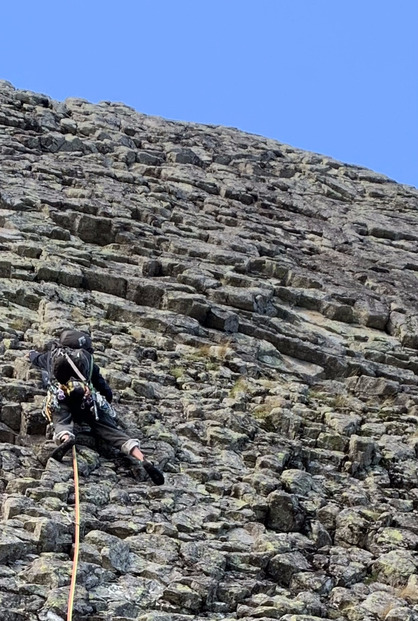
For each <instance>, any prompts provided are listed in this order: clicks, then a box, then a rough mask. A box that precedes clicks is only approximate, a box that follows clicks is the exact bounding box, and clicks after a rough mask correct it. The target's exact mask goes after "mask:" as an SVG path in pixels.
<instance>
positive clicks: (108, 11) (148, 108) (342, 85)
mask: <svg viewBox="0 0 418 621" xmlns="http://www.w3.org/2000/svg"><path fill="white" fill-rule="evenodd" d="M1 21H2V34H1V38H0V78H2V79H6V80H9V81H10V82H12V84H14V86H16V87H17V88H22V89H29V90H34V91H37V92H42V93H45V94H47V95H50V96H51V97H53V98H55V99H59V100H62V99H65V98H66V97H70V96H77V97H83V98H85V99H88V100H89V101H92V102H98V101H101V100H111V101H122V102H124V103H126V104H128V105H130V106H132V107H134V108H135V109H137V110H138V111H140V112H143V113H145V114H151V115H159V116H163V117H166V118H170V119H178V120H184V121H194V122H200V123H214V124H220V125H227V126H232V127H237V128H239V129H242V130H244V131H248V132H251V133H256V134H262V135H264V136H268V137H270V138H275V139H277V140H279V141H281V142H285V143H287V144H291V145H292V146H294V147H298V148H301V149H307V150H310V151H315V152H317V153H323V154H325V155H328V156H331V157H334V158H336V159H338V160H341V161H343V162H347V163H351V164H358V165H360V166H365V167H367V168H371V169H373V170H375V171H377V172H381V173H384V174H386V175H388V176H389V177H391V178H392V179H395V180H396V181H399V182H401V183H407V184H411V185H414V186H416V187H418V79H417V78H418V76H417V73H418V71H417V69H418V37H417V35H416V29H417V24H418V2H417V0H398V1H395V0H119V1H118V2H115V1H112V2H110V1H108V0H101V1H99V0H84V1H81V0H71V2H69V1H65V0H54V1H52V0H37V2H34V1H33V0H20V1H19V2H16V0H13V1H11V0H3V2H2V8H1Z"/></svg>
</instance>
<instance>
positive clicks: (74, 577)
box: [67, 445, 80, 621]
mask: <svg viewBox="0 0 418 621" xmlns="http://www.w3.org/2000/svg"><path fill="white" fill-rule="evenodd" d="M73 469H74V500H75V502H74V526H75V534H74V554H73V569H72V573H71V584H70V592H69V594H68V609H67V621H72V618H73V605H74V594H75V584H76V580H77V568H78V553H79V549H80V500H79V485H78V465H77V452H76V449H75V445H74V446H73Z"/></svg>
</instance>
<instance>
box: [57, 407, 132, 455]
mask: <svg viewBox="0 0 418 621" xmlns="http://www.w3.org/2000/svg"><path fill="white" fill-rule="evenodd" d="M74 423H78V424H84V423H85V424H87V425H89V427H91V430H92V432H93V435H95V436H97V437H98V438H100V439H102V440H104V441H105V442H107V443H108V444H110V445H111V446H113V447H115V448H117V449H119V450H121V451H122V452H123V453H126V454H127V455H129V453H130V452H131V451H132V449H133V448H134V447H135V446H138V447H139V440H137V439H133V438H130V437H129V436H128V435H127V434H126V433H125V432H124V431H122V429H120V428H119V427H118V426H117V424H116V423H115V421H114V420H113V418H112V417H111V416H109V414H107V413H105V412H103V411H101V410H99V411H98V419H96V418H95V416H94V414H93V413H91V412H90V411H87V410H84V411H83V412H82V413H81V412H72V411H71V410H70V408H69V407H66V406H61V407H60V408H58V409H57V410H55V411H54V413H53V424H54V438H55V440H56V441H57V442H58V443H59V442H60V441H61V439H62V437H63V436H65V435H70V436H73V437H74Z"/></svg>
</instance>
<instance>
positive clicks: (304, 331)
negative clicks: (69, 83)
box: [0, 82, 418, 621]
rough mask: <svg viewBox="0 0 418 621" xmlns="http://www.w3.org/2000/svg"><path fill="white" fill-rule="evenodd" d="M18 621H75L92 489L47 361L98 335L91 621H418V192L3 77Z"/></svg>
mask: <svg viewBox="0 0 418 621" xmlns="http://www.w3.org/2000/svg"><path fill="white" fill-rule="evenodd" d="M0 126H1V133H0V246H1V255H0V278H1V293H0V322H1V343H0V347H1V352H2V360H1V370H2V378H1V381H0V394H1V409H0V441H1V452H0V491H1V492H2V494H1V507H2V516H1V517H2V523H1V536H0V583H1V589H0V618H1V619H2V620H3V621H60V620H61V619H64V618H66V607H67V596H68V586H69V583H70V573H71V558H72V557H71V553H72V542H73V530H74V527H73V503H74V489H73V479H72V464H71V460H70V458H69V457H67V458H65V460H64V461H63V463H62V464H60V463H57V462H53V460H48V461H47V463H46V465H43V464H44V463H45V459H44V457H45V455H46V450H47V447H46V446H45V439H44V433H45V422H44V420H43V418H42V415H41V409H42V401H43V397H44V394H45V391H44V389H43V387H42V383H41V379H40V377H39V373H38V371H37V370H36V369H33V368H32V369H31V368H29V366H28V363H27V361H26V359H25V354H26V353H27V352H28V351H29V350H30V349H34V348H43V347H45V346H46V344H47V343H48V341H49V340H50V339H51V337H53V336H55V335H56V334H58V333H59V331H60V330H61V329H62V328H66V327H77V328H79V329H85V330H89V331H90V332H91V334H92V337H93V340H94V342H95V345H96V361H97V362H98V364H99V365H100V367H101V369H102V371H103V374H104V375H105V377H106V378H107V379H108V381H109V383H110V384H111V386H112V387H113V389H114V391H115V395H116V397H115V401H116V409H117V412H118V417H119V421H120V424H121V425H122V426H123V427H125V428H126V429H127V430H128V432H129V433H132V434H135V437H137V436H139V437H140V438H141V441H142V446H143V450H144V451H145V452H146V453H147V454H148V455H150V456H152V457H153V458H154V460H155V461H156V462H160V463H161V465H162V466H163V467H164V469H165V472H166V484H165V485H164V486H162V487H155V486H153V485H152V484H151V483H150V482H149V480H147V479H146V476H145V474H144V473H143V472H142V471H141V470H138V469H135V468H134V465H133V464H132V463H131V462H130V461H129V459H128V458H122V457H121V456H119V455H115V454H113V453H112V452H111V451H109V450H108V449H106V447H103V446H91V445H90V446H86V445H83V444H81V445H80V446H79V457H78V460H79V468H80V472H81V490H80V493H81V530H82V545H81V554H80V568H79V578H78V585H77V596H76V602H75V610H74V619H75V621H83V620H84V619H89V620H90V621H109V620H110V619H112V620H114V621H128V620H132V619H136V620H138V621H171V620H173V621H189V620H192V619H196V620H203V619H208V618H209V619H224V620H228V621H229V620H230V619H241V620H243V621H246V620H248V621H250V620H253V619H281V620H282V621H316V620H318V619H335V620H339V621H342V620H346V619H347V620H348V621H372V620H383V619H385V620H387V621H414V620H415V621H416V620H418V576H417V566H418V555H417V549H418V525H417V524H418V521H417V510H418V484H417V450H418V436H417V432H416V424H417V420H418V306H417V300H418V294H417V285H418V259H417V249H418V226H417V224H418V191H417V190H415V189H414V188H412V187H408V186H403V185H399V184H397V183H395V182H393V181H391V180H390V179H388V178H386V177H384V176H382V175H379V174H376V173H374V172H372V171H370V170H365V169H363V168H360V167H357V166H351V165H350V166H349V165H345V164H342V163H340V162H338V161H335V160H332V159H330V158H327V157H324V156H320V155H316V154H313V153H308V152H305V151H300V150H297V149H294V148H292V147H290V146H287V145H284V144H280V143H278V142H276V141H273V140H269V139H266V138H263V137H261V136H254V135H249V134H245V133H243V132H240V131H238V130H235V129H229V128H224V127H215V126H204V125H197V124H189V123H177V122H169V121H166V120H164V119H161V118H153V117H148V116H145V115H142V114H139V113H137V112H136V111H134V110H133V109H131V108H129V107H127V106H125V105H123V104H115V103H111V102H102V103H99V104H97V105H93V104H91V103H88V102H87V101H85V100H81V99H68V100H66V101H65V102H57V101H53V100H52V99H50V98H49V97H47V96H45V95H39V94H36V93H32V92H28V91H19V90H16V89H14V88H13V87H12V86H11V85H10V84H9V83H7V82H1V83H0Z"/></svg>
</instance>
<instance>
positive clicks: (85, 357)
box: [48, 343, 93, 384]
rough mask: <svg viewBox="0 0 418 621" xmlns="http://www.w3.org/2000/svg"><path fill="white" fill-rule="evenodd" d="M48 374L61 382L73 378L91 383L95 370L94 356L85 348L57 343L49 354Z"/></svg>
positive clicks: (63, 382) (64, 382)
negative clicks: (74, 347)
mask: <svg viewBox="0 0 418 621" xmlns="http://www.w3.org/2000/svg"><path fill="white" fill-rule="evenodd" d="M48 367H49V368H48V374H49V377H50V378H51V379H56V380H57V381H58V382H59V383H60V384H66V383H67V382H68V381H69V380H70V379H71V378H73V379H75V380H81V381H83V382H87V383H89V382H90V380H91V374H92V371H93V356H92V355H91V353H90V352H88V351H86V350H85V349H73V348H72V347H63V346H62V345H61V344H60V343H55V344H54V345H53V346H52V348H51V353H50V356H49V365H48Z"/></svg>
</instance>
